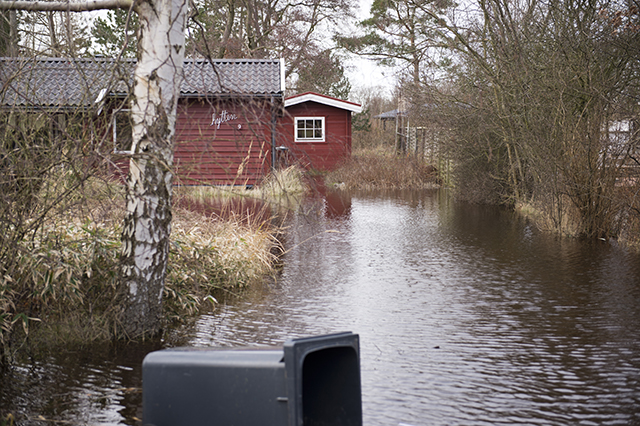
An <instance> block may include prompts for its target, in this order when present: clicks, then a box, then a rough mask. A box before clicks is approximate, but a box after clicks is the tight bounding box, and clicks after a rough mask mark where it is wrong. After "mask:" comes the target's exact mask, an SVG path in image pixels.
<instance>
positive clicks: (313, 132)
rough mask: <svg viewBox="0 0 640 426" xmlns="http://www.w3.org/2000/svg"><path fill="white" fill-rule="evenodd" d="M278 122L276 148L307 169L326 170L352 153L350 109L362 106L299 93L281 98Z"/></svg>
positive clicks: (351, 111) (313, 94) (359, 109)
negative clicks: (283, 107)
mask: <svg viewBox="0 0 640 426" xmlns="http://www.w3.org/2000/svg"><path fill="white" fill-rule="evenodd" d="M284 106H285V114H284V117H282V118H281V119H280V123H279V126H278V129H279V132H278V138H279V139H278V141H279V142H281V143H282V145H280V146H279V147H278V148H279V151H280V152H283V151H286V152H287V155H288V160H289V161H294V162H296V163H298V164H300V165H302V166H303V167H305V168H307V169H312V170H318V171H328V170H332V169H334V168H335V167H336V166H337V165H338V164H339V163H340V162H342V161H344V160H345V159H347V158H349V156H350V155H351V113H353V112H355V113H359V112H361V111H362V107H361V106H360V105H358V104H355V103H353V102H347V101H343V100H340V99H336V98H332V97H330V96H325V95H319V94H317V93H311V92H308V93H302V94H300V95H294V96H290V97H288V98H286V99H285V101H284Z"/></svg>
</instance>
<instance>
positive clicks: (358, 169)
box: [326, 148, 440, 190]
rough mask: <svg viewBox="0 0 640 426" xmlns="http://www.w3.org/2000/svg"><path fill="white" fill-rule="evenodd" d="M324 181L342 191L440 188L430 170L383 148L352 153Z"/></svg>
mask: <svg viewBox="0 0 640 426" xmlns="http://www.w3.org/2000/svg"><path fill="white" fill-rule="evenodd" d="M326 181H327V183H328V184H331V185H334V186H335V187H337V188H341V189H345V190H353V189H361V190H372V189H426V188H438V187H440V181H439V179H438V174H437V170H436V168H435V167H434V166H432V165H430V164H428V163H426V162H425V161H424V160H422V159H419V158H416V157H411V156H400V155H397V154H396V153H395V152H394V151H393V150H391V149H383V148H377V149H369V150H361V151H358V152H356V153H354V154H353V155H352V157H351V159H350V160H348V161H347V162H346V163H344V164H343V165H342V166H341V167H340V168H339V169H337V170H336V171H334V172H331V173H329V174H328V175H327V177H326Z"/></svg>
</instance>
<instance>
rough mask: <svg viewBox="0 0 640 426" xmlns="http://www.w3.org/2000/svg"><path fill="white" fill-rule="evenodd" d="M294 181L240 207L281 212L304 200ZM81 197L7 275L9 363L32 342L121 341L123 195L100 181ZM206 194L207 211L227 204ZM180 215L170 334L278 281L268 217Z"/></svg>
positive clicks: (272, 181)
mask: <svg viewBox="0 0 640 426" xmlns="http://www.w3.org/2000/svg"><path fill="white" fill-rule="evenodd" d="M286 176H287V177H282V176H273V177H271V178H269V179H266V180H265V181H264V187H261V188H256V189H254V190H251V191H247V192H246V194H245V192H239V193H238V195H237V196H236V197H239V198H241V199H242V198H243V197H247V198H248V194H249V193H250V194H251V195H252V196H253V197H254V198H255V196H256V194H260V195H261V196H262V197H264V198H265V199H267V200H269V202H270V203H276V200H277V198H278V196H280V197H283V196H284V195H283V194H300V193H301V191H303V188H305V187H304V186H303V185H301V184H300V182H301V179H298V178H295V176H298V177H301V174H299V172H297V171H294V170H288V171H286ZM291 176H294V178H291V179H290V180H287V179H289V177H291ZM296 179H298V183H295V184H294V182H295V181H296ZM287 182H289V183H287ZM82 189H83V191H84V192H83V193H82V194H75V193H74V194H73V195H72V197H73V198H75V199H76V201H74V204H73V207H72V208H67V209H58V210H55V209H52V210H51V212H50V213H49V215H47V217H46V220H43V221H42V223H41V224H39V226H38V227H37V231H35V232H32V233H31V234H29V235H28V237H25V238H23V239H21V240H19V241H18V243H17V244H16V245H15V250H13V253H12V256H11V259H10V262H6V263H5V265H4V267H3V269H2V270H1V273H0V327H1V328H0V347H1V348H2V349H3V351H4V354H0V357H3V355H4V357H9V358H10V357H11V353H10V352H12V351H15V350H16V348H19V347H21V346H22V345H23V344H24V342H25V337H26V336H28V337H29V339H28V341H29V344H30V345H36V346H41V347H42V346H49V347H54V346H58V345H85V344H90V343H94V342H97V341H107V340H110V339H111V338H112V336H113V333H112V330H113V329H114V320H115V310H114V301H115V300H116V295H117V288H118V287H117V284H118V270H119V264H118V258H119V253H120V246H121V243H120V233H121V224H122V218H123V216H124V205H125V201H124V191H123V190H122V188H121V187H120V186H119V185H117V184H114V183H110V182H107V181H104V180H98V179H89V180H87V181H86V182H85V184H84V185H83V186H82ZM180 191H181V190H178V192H180ZM206 191H207V192H202V193H200V195H198V197H200V198H198V199H199V200H200V201H202V202H210V201H212V200H215V199H218V200H219V199H221V198H225V197H226V196H223V195H222V194H225V189H222V188H216V189H209V190H206ZM208 191H211V192H208ZM234 191H235V190H234ZM244 191H246V190H244ZM181 196H184V195H181ZM178 198H179V197H178ZM173 210H174V211H173V222H172V235H171V246H170V253H169V265H168V267H167V280H166V283H165V292H164V300H163V302H164V312H165V319H166V322H167V324H169V323H171V322H173V321H176V320H182V319H185V318H188V317H190V316H192V315H194V314H196V313H198V312H199V311H200V309H201V308H202V307H206V308H207V309H209V308H210V307H211V303H215V298H214V297H213V295H214V294H215V292H216V291H226V292H237V291H241V290H242V289H244V288H247V287H249V286H251V285H252V284H255V283H258V282H262V281H263V280H264V279H265V278H267V277H268V276H270V275H272V274H274V273H275V272H276V270H277V267H278V254H279V253H280V252H281V248H280V247H279V242H278V241H277V239H276V238H275V237H274V235H275V234H276V233H277V232H279V230H278V229H277V228H275V227H274V226H273V225H272V223H273V222H272V221H271V220H270V217H269V216H264V217H262V216H253V217H252V218H251V219H247V213H246V212H245V214H243V215H239V214H227V215H219V214H208V213H207V212H202V211H197V210H196V211H194V210H192V209H189V208H184V207H181V206H174V209H173ZM248 215H249V216H251V213H250V212H249V213H248Z"/></svg>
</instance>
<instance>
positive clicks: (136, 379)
mask: <svg viewBox="0 0 640 426" xmlns="http://www.w3.org/2000/svg"><path fill="white" fill-rule="evenodd" d="M289 226H290V227H289V231H288V235H287V242H286V245H287V249H288V252H287V254H286V257H285V261H284V267H283V271H282V274H281V276H279V277H278V279H277V280H276V282H270V283H265V285H264V287H262V288H259V289H254V290H252V291H250V292H247V293H246V294H244V295H242V296H240V297H229V298H228V299H227V300H222V299H220V302H221V303H220V305H219V306H218V308H217V309H216V310H215V311H213V312H210V313H208V314H205V315H202V316H200V317H199V318H197V320H196V321H195V322H194V323H193V324H191V325H190V326H188V327H185V328H183V329H181V330H174V331H172V332H171V333H169V335H168V337H167V339H166V340H165V341H164V342H158V343H157V344H154V345H147V346H145V345H136V346H134V345H130V346H126V347H118V348H95V350H92V351H85V352H64V351H61V352H58V353H55V354H50V355H46V356H44V355H38V356H34V357H33V358H32V359H31V360H29V361H26V362H22V363H20V364H18V365H16V366H14V367H13V368H11V369H9V370H7V371H4V372H2V373H1V374H2V376H1V377H0V413H1V414H3V415H6V414H7V413H9V412H11V413H13V414H14V415H16V416H17V417H18V418H19V419H22V420H21V421H20V422H19V424H25V425H26V424H29V425H40V424H42V425H44V424H49V425H50V424H53V423H52V420H53V421H55V420H57V421H63V422H64V423H62V422H61V423H60V424H76V425H117V424H129V425H133V424H140V423H139V422H137V420H136V419H138V418H140V416H141V401H142V398H141V394H140V386H141V366H140V365H141V362H142V358H143V357H144V355H145V354H146V353H147V352H149V351H151V350H155V349H158V348H159V347H168V346H174V345H190V346H240V345H255V344H267V345H279V344H282V342H283V341H284V340H285V339H287V338H291V337H302V336H310V335H316V334H324V333H331V332H337V331H347V330H348V331H353V332H355V333H358V334H359V335H360V345H361V366H362V399H363V413H364V423H365V425H368V426H378V425H379V426H383V425H393V426H396V425H399V424H405V425H415V426H421V425H425V426H426V425H500V424H504V425H517V424H521V425H633V424H640V256H638V255H637V254H633V253H628V252H626V251H625V250H622V249H620V248H618V247H617V246H616V245H615V243H608V242H585V241H579V240H574V239H562V238H557V237H554V236H553V235H549V234H545V233H542V232H539V231H538V230H536V228H535V227H534V226H532V225H531V224H530V223H528V222H527V221H526V220H523V219H521V218H518V217H517V216H516V215H514V214H512V213H510V212H506V211H503V210H500V209H496V208H491V207H483V206H472V205H465V204H458V203H455V202H453V201H452V200H451V199H450V198H449V197H447V194H446V193H445V192H444V191H422V192H394V193H386V194H381V193H377V194H368V195H366V194H358V195H356V194H353V195H351V196H345V197H340V196H338V195H336V194H329V195H328V196H326V197H323V198H318V199H316V200H314V202H311V203H310V204H308V205H306V206H305V207H304V209H303V211H301V212H300V214H297V215H295V216H294V217H292V219H291V222H290V224H289ZM26 419H29V420H26ZM44 419H47V420H48V421H45V420H44Z"/></svg>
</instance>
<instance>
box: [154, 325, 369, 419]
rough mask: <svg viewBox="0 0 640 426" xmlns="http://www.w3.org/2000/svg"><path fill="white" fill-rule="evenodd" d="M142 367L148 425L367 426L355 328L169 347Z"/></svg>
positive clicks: (156, 354)
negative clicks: (254, 343) (245, 343)
mask: <svg viewBox="0 0 640 426" xmlns="http://www.w3.org/2000/svg"><path fill="white" fill-rule="evenodd" d="M142 372H143V373H142V374H143V378H142V392H143V422H144V424H145V425H154V426H178V425H189V426H199V425H216V426H217V425H221V426H224V425H229V426H230V425H237V426H250V425H256V426H258V425H260V426H269V425H279V426H302V425H304V426H325V425H332V426H361V425H362V398H361V388H360V345H359V337H358V335H357V334H353V333H351V332H346V333H339V334H331V335H324V336H315V337H307V338H302V339H292V340H287V341H286V342H285V343H284V346H282V347H274V348H270V347H267V348H254V347H248V348H237V349H236V348H233V349H223V348H178V349H165V350H161V351H157V352H152V353H150V354H148V355H147V356H146V358H145V359H144V361H143V364H142Z"/></svg>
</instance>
